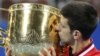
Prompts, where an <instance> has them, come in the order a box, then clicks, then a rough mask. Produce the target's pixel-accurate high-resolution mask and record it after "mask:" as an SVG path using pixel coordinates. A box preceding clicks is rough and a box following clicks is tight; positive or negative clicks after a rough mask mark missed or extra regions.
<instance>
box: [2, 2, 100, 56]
mask: <svg viewBox="0 0 100 56" xmlns="http://www.w3.org/2000/svg"><path fill="white" fill-rule="evenodd" d="M69 1H84V2H88V3H90V4H92V5H93V6H94V8H96V10H97V12H98V19H100V0H0V8H5V9H8V8H9V6H11V5H12V4H16V3H41V4H47V5H50V6H54V7H56V8H59V9H61V8H62V7H63V6H64V5H65V4H66V3H67V2H69ZM8 20H9V19H8V12H7V11H2V10H0V28H3V29H4V30H7V28H8ZM91 37H92V38H93V42H94V44H95V45H96V47H97V49H99V50H100V44H99V42H100V21H99V23H98V27H97V29H96V30H95V32H94V33H93V34H92V35H91ZM4 53H5V49H4V48H3V47H0V56H5V54H4Z"/></svg>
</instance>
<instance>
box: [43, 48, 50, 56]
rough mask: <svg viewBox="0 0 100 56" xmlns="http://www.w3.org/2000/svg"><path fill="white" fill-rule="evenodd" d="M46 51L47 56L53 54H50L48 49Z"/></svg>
mask: <svg viewBox="0 0 100 56" xmlns="http://www.w3.org/2000/svg"><path fill="white" fill-rule="evenodd" d="M44 51H45V53H46V55H47V56H51V53H50V51H49V50H47V49H46V48H44Z"/></svg>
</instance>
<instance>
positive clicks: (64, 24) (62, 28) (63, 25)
mask: <svg viewBox="0 0 100 56" xmlns="http://www.w3.org/2000/svg"><path fill="white" fill-rule="evenodd" d="M56 29H57V31H58V34H59V37H60V41H61V42H62V43H68V44H70V43H71V42H72V40H73V38H72V35H71V31H70V27H69V25H68V20H67V19H64V18H63V19H61V20H60V23H59V24H58V26H57V27H56Z"/></svg>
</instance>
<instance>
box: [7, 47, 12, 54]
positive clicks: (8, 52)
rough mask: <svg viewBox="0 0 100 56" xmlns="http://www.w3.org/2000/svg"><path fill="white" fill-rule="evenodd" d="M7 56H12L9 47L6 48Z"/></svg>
mask: <svg viewBox="0 0 100 56" xmlns="http://www.w3.org/2000/svg"><path fill="white" fill-rule="evenodd" d="M5 49H6V56H12V55H11V49H10V48H9V47H6V48H5Z"/></svg>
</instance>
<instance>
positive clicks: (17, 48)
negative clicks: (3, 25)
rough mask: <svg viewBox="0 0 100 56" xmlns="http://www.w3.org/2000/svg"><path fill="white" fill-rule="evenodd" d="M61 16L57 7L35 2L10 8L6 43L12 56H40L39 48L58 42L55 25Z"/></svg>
mask: <svg viewBox="0 0 100 56" xmlns="http://www.w3.org/2000/svg"><path fill="white" fill-rule="evenodd" d="M60 18H61V14H60V11H59V10H58V9H57V8H54V7H51V6H48V5H43V4H35V3H19V4H14V5H12V6H10V8H9V19H10V20H9V28H8V32H7V39H9V41H5V45H9V46H10V47H11V49H12V56H14V55H15V56H38V55H37V53H38V52H39V50H42V49H43V48H44V47H45V48H48V47H50V46H54V45H56V44H57V43H58V41H59V38H57V37H56V36H57V32H55V27H54V26H55V25H57V23H58V22H59V20H60Z"/></svg>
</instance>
